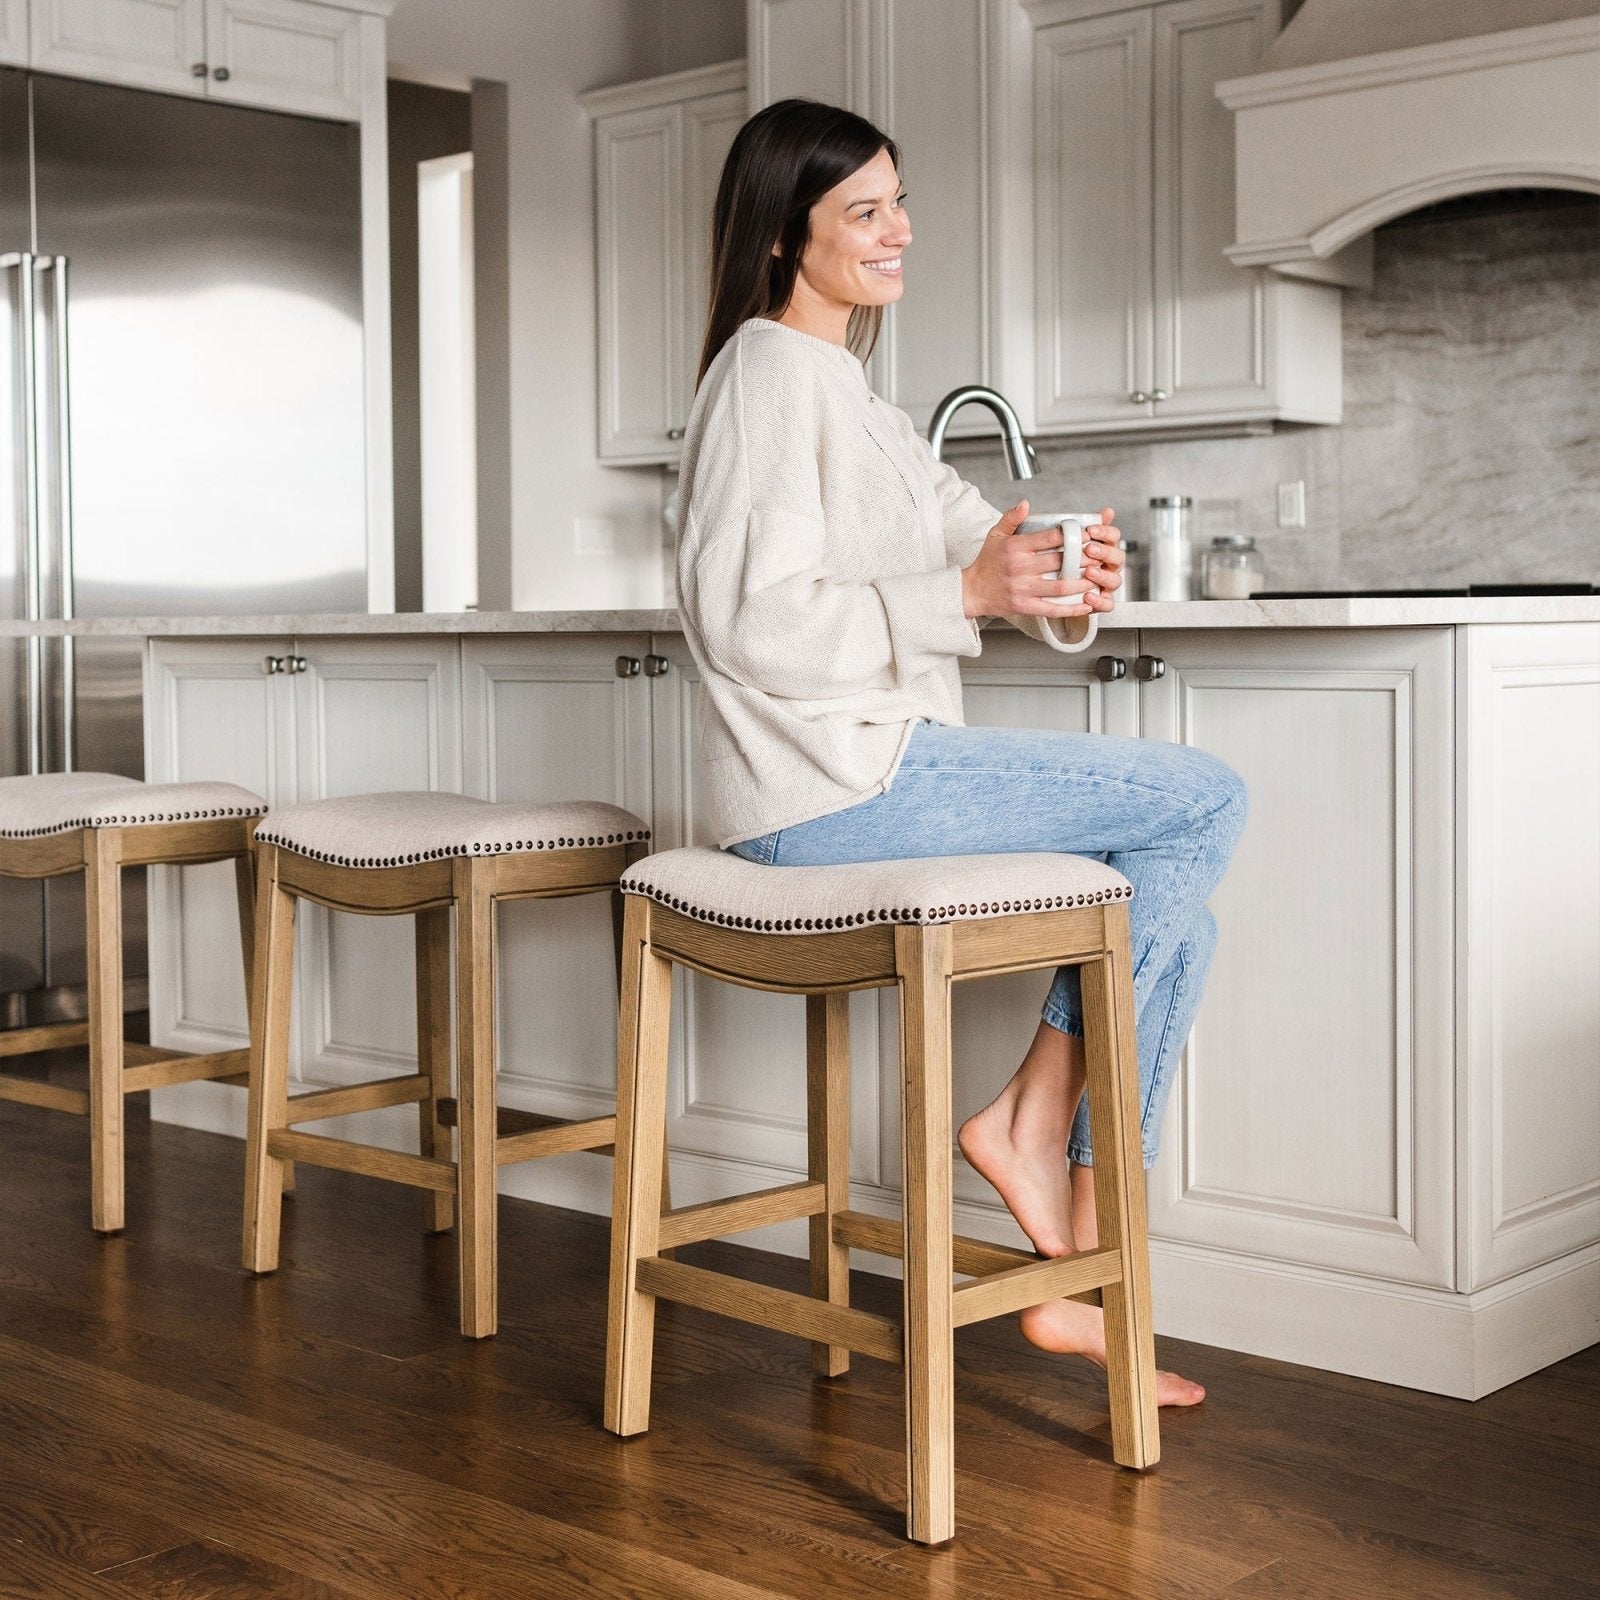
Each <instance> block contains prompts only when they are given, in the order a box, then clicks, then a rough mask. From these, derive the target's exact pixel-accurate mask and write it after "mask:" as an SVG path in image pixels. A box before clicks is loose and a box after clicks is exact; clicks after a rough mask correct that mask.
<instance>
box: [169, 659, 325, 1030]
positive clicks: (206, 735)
mask: <svg viewBox="0 0 1600 1600" xmlns="http://www.w3.org/2000/svg"><path fill="white" fill-rule="evenodd" d="M291 648H292V647H291V643H290V641H289V640H287V639H230V640H205V641H194V642H191V641H188V640H162V641H157V642H155V643H152V644H151V646H150V656H149V666H148V671H147V676H146V691H145V744H146V771H147V773H148V776H149V781H150V782H151V783H198V782H223V783H238V784H243V785H244V787H245V788H247V789H250V790H252V791H253V792H254V793H256V794H259V795H260V796H262V798H263V799H265V800H266V801H267V803H268V804H269V805H276V804H282V803H283V802H284V801H286V800H288V799H291V798H292V797H293V793H294V741H293V727H294V725H293V715H292V706H291V704H290V697H289V694H288V692H287V689H286V684H287V680H286V679H285V678H284V677H282V676H281V675H278V674H270V675H269V674H268V672H267V670H266V666H265V662H266V659H267V658H268V657H269V656H271V657H283V656H287V655H288V654H289V653H290V650H291ZM150 874H151V876H150V1028H151V1035H150V1036H151V1038H152V1039H153V1040H155V1041H156V1043H158V1044H165V1045H173V1046H178V1047H183V1048H188V1049H195V1050H223V1049H236V1048H238V1047H239V1046H240V1045H242V1044H244V1043H245V1042H247V1040H248V1038H249V1032H248V1028H247V1026H246V1022H245V1004H244V972H243V966H242V962H241V957H240V950H239V917H238V911H237V901H236V899H235V889H234V872H233V866H232V864H231V863H229V862H211V863H209V864H208V865H206V866H203V867H152V868H151V869H150Z"/></svg>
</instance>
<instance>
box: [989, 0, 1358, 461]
mask: <svg viewBox="0 0 1600 1600" xmlns="http://www.w3.org/2000/svg"><path fill="white" fill-rule="evenodd" d="M999 17H1000V32H1001V37H1000V38H999V39H998V40H997V41H996V44H997V48H996V50H995V53H994V57H993V59H994V61H995V64H996V71H997V74H998V82H997V83H996V102H997V104H998V105H999V106H1001V107H1003V108H1004V109H1003V115H1004V118H1005V121H1004V125H1003V127H1002V128H1001V129H1000V130H999V134H1000V137H999V138H998V139H997V140H996V144H997V146H998V150H997V152H996V153H997V156H998V157H999V160H1000V163H1001V165H1000V166H999V168H998V169H997V174H996V200H997V207H998V209H997V215H996V217H995V225H994V227H993V229H992V230H991V237H992V239H993V241H994V253H993V257H992V260H993V266H994V273H995V280H996V282H997V283H1000V284H1002V285H1005V286H1006V289H1005V290H1004V291H1003V292H1002V295H1001V301H1000V304H1001V308H1002V315H1003V317H1005V318H1006V319H1008V320H1009V321H1011V322H1012V323H1014V324H1016V326H1014V327H1012V328H1011V329H1010V330H1008V333H1007V334H1006V335H1005V336H1003V337H1002V339H1001V348H1002V350H1003V352H1004V359H1003V360H1002V361H1001V362H1000V364H999V377H1000V380H1001V383H1002V385H1003V386H1007V387H1009V388H1012V389H1015V390H1016V395H1015V398H1016V399H1017V400H1018V401H1019V402H1025V403H1026V404H1027V405H1028V406H1029V408H1030V409H1031V412H1032V419H1031V420H1032V422H1033V424H1034V426H1035V427H1036V428H1038V429H1039V430H1040V431H1041V432H1110V431H1120V430H1123V429H1127V428H1129V427H1130V426H1134V427H1149V428H1161V427H1164V426H1171V425H1178V426H1183V427H1194V426H1196V425H1234V424H1239V423H1266V422H1270V421H1272V420H1286V421H1294V422H1337V421H1338V420H1339V416H1340V405H1341V394H1340V364H1341V363H1340V335H1341V326H1340V298H1339V291H1338V290H1337V289H1335V288H1332V287H1330V286H1328V285H1326V284H1309V283H1304V282H1297V281H1291V280H1289V279H1286V278H1283V277H1281V276H1279V275H1277V274H1275V273H1271V272H1268V271H1265V270H1262V269H1259V268H1239V267H1235V266H1234V265H1233V264H1232V263H1231V262H1230V261H1229V260H1228V258H1227V256H1226V255H1225V254H1224V251H1225V249H1226V247H1227V246H1228V245H1229V244H1230V243H1231V242H1232V239H1233V223H1234V197H1233V128H1232V123H1231V118H1230V115H1229V113H1228V111H1227V110H1226V108H1225V107H1224V106H1223V105H1222V104H1221V102H1220V101H1219V100H1218V99H1217V97H1216V92H1215V90H1216V85H1217V83H1218V82H1219V81H1221V80H1222V79H1225V78H1228V77H1232V76H1237V75H1239V74H1242V73H1245V72H1248V71H1250V70H1251V69H1252V67H1253V66H1254V65H1255V63H1256V62H1257V61H1258V60H1259V59H1260V57H1261V54H1262V53H1263V51H1264V50H1265V48H1266V45H1267V43H1268V41H1269V40H1270V39H1271V38H1272V36H1273V34H1274V33H1275V32H1276V30H1277V26H1278V0H1171V3H1167V4H1160V5H1137V6H1129V5H1126V4H1122V5H1118V4H1116V3H1115V0H1089V3H1086V0H1054V3H1049V4H1041V5H1033V6H1029V7H1026V8H1024V7H1023V6H1021V5H1016V6H1014V7H1010V8H1007V9H1006V10H1004V11H1003V12H1001V13H1000V14H999ZM1019 173H1026V174H1027V175H1028V181H1027V183H1026V184H1025V185H1024V184H1023V183H1022V182H1020V181H1019V179H1018V176H1017V175H1018V174H1019ZM1030 266H1031V269H1032V273H1031V276H1032V282H1031V283H1028V282H1027V281H1026V277H1027V274H1028V270H1029V267H1030ZM1030 312H1031V314H1030Z"/></svg>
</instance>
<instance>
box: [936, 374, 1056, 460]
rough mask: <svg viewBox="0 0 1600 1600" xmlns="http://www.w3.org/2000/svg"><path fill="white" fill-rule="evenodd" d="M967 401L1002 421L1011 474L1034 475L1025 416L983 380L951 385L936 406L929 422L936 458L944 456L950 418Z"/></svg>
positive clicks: (1003, 439)
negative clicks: (1023, 422)
mask: <svg viewBox="0 0 1600 1600" xmlns="http://www.w3.org/2000/svg"><path fill="white" fill-rule="evenodd" d="M968 404H977V405H980V406H986V407H987V408H988V409H989V410H990V411H992V412H993V413H994V414H995V416H996V417H997V418H998V419H999V422H1000V439H1001V443H1002V444H1004V445H1005V450H1006V465H1007V466H1008V467H1009V468H1010V469H1011V476H1012V477H1013V478H1031V477H1032V476H1033V474H1034V454H1033V447H1032V446H1031V445H1030V444H1029V443H1028V441H1027V440H1026V439H1025V438H1024V437H1023V434H1022V419H1021V418H1020V417H1019V416H1018V415H1017V413H1016V408H1015V407H1014V406H1013V405H1012V404H1011V402H1010V401H1009V400H1007V399H1006V397H1005V396H1004V395H1003V394H1001V393H1000V391H999V390H998V389H990V388H988V387H987V386H986V385H984V384H981V383H968V384H963V385H962V387H961V388H959V389H952V390H951V391H950V393H949V394H947V395H946V396H945V397H944V399H943V400H941V401H940V402H939V403H938V405H936V406H935V407H934V408H933V420H932V422H930V423H929V424H928V443H929V444H930V445H932V446H933V454H934V457H935V459H936V460H939V461H942V460H944V436H945V433H946V431H947V430H948V429H949V427H950V419H951V418H952V417H953V416H955V414H956V412H958V411H959V410H960V409H961V408H962V406H964V405H968Z"/></svg>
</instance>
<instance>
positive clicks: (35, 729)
mask: <svg viewBox="0 0 1600 1600" xmlns="http://www.w3.org/2000/svg"><path fill="white" fill-rule="evenodd" d="M35 260H36V258H35V257H34V255H33V253H32V252H31V251H28V250H13V251H9V252H7V253H6V254H5V255H0V272H5V273H11V272H15V273H16V275H17V368H18V371H17V375H16V376H17V389H18V396H17V410H18V415H19V416H20V417H21V419H22V430H21V431H22V496H23V524H24V525H23V530H22V559H23V589H24V592H25V594H26V597H27V598H26V600H25V602H24V604H25V607H26V613H27V620H28V621H29V622H37V621H38V620H39V618H40V617H41V616H42V615H43V614H44V594H43V583H44V574H43V565H44V564H43V561H42V559H41V557H42V554H43V552H42V551H41V549H40V545H39V533H40V529H39V427H38V392H37V391H38V366H37V363H38V346H37V340H36V338H35V332H36V324H35V320H34V319H35V305H34V269H35ZM27 655H28V667H27V674H28V729H27V732H28V771H29V772H30V773H40V772H43V771H44V767H45V752H44V720H45V719H44V640H43V639H42V638H40V637H39V636H38V635H37V634H32V635H30V636H29V639H28V651H27Z"/></svg>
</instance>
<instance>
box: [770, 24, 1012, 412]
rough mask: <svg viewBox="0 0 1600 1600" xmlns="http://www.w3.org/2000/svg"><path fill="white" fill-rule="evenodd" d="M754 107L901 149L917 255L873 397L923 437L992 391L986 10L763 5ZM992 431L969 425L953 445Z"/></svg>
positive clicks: (876, 366) (893, 314) (877, 355)
mask: <svg viewBox="0 0 1600 1600" xmlns="http://www.w3.org/2000/svg"><path fill="white" fill-rule="evenodd" d="M748 16H749V37H750V103H751V106H752V108H754V107H758V106H763V105H769V104H771V103H772V102H773V101H774V100H781V99H784V98H785V97H786V96H790V95H803V96H806V97H808V98H810V99H813V100H822V101H825V102H827V103H828V104H831V105H842V106H847V107H848V108H849V109H850V110H852V111H855V112H856V113H858V114H859V115H861V116H864V117H866V118H867V119H868V120H869V121H870V122H873V123H875V124H877V125H878V126H879V127H881V128H883V129H884V130H885V131H886V132H888V133H889V134H891V135H892V136H893V137H894V139H895V140H896V141H897V143H898V144H899V145H900V147H901V153H902V157H903V160H902V167H901V179H902V181H903V182H904V184H905V186H906V190H907V201H906V211H907V214H908V215H909V216H910V219H911V229H912V234H913V243H912V245H911V247H910V249H909V250H908V251H907V252H906V292H905V295H904V297H903V298H902V299H901V300H900V301H899V302H898V303H897V304H895V305H893V306H891V307H889V309H888V311H887V312H886V314H885V316H884V323H883V328H882V331H881V333H880V336H879V339H878V345H877V349H876V351H875V352H874V354H873V357H872V360H871V362H870V364H869V373H870V376H871V381H872V385H873V388H874V389H875V390H876V391H877V392H878V393H879V394H881V395H883V396H884V398H885V399H887V400H890V401H892V402H893V403H894V404H895V405H897V406H899V407H901V409H902V410H904V411H906V412H908V413H909V414H910V416H911V418H912V420H913V421H914V422H915V423H916V425H917V427H918V428H921V429H924V430H925V429H926V428H927V426H928V422H929V420H930V418H931V417H932V415H933V409H934V407H935V406H936V405H937V404H938V402H939V401H940V400H941V399H943V398H944V396H945V395H947V394H948V393H949V392H950V391H951V390H952V389H954V388H957V387H958V386H959V385H961V384H964V383H984V382H988V381H990V379H991V377H992V371H991V353H990V329H989V326H988V320H989V312H988V307H987V306H986V304H985V298H986V295H985V290H986V283H985V272H986V264H985V252H986V250H987V249H988V239H987V235H986V228H985V221H984V217H985V210H984V195H985V182H986V178H985V172H984V162H983V150H984V139H985V131H984V115H985V107H984V82H983V74H982V72H981V71H980V70H979V63H980V62H981V60H982V58H983V50H984V39H983V28H984V21H983V7H982V6H981V5H980V4H979V3H977V0H752V3H751V5H750V8H749V13H748ZM993 431H994V420H993V418H991V417H989V416H988V414H987V413H985V412H981V411H977V410H971V411H963V412H961V413H959V414H958V418H957V421H956V424H955V426H954V427H953V428H952V429H951V436H952V437H960V436H961V435H963V434H972V433H983V432H990V433H992V432H993Z"/></svg>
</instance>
